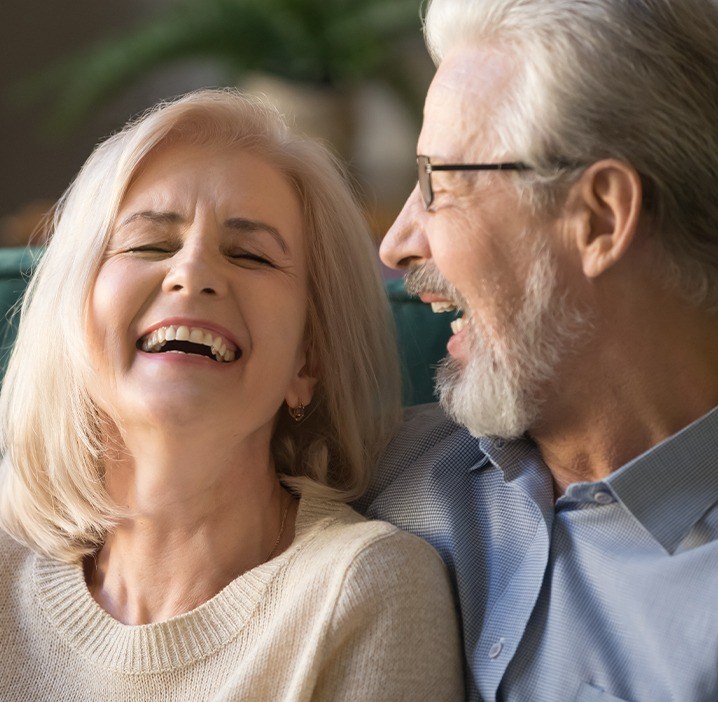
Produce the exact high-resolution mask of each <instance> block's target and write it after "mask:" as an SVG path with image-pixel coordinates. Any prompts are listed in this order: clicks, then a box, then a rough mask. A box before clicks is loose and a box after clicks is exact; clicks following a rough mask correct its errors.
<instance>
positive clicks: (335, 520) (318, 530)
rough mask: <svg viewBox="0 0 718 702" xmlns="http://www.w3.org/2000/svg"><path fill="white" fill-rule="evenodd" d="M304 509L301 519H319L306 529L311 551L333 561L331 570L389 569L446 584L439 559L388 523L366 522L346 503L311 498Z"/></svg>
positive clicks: (423, 544) (429, 548) (428, 547)
mask: <svg viewBox="0 0 718 702" xmlns="http://www.w3.org/2000/svg"><path fill="white" fill-rule="evenodd" d="M303 501H304V499H303ZM303 507H304V510H303V512H304V514H303V516H304V517H306V516H307V513H308V512H310V513H312V514H313V515H314V516H315V517H318V518H315V519H314V520H313V524H312V525H311V526H309V528H308V531H314V532H315V534H314V538H313V539H312V541H313V548H312V549H311V550H312V552H314V553H316V554H320V555H321V558H322V560H324V559H326V560H327V561H330V562H332V563H333V565H334V568H337V567H340V565H343V567H344V569H346V570H348V571H351V572H352V573H354V574H358V573H359V572H363V571H366V572H373V573H375V574H379V573H382V572H386V570H387V569H388V570H391V572H392V573H394V574H396V575H398V576H403V575H406V576H411V577H415V578H416V577H424V578H426V579H428V580H431V581H434V582H435V581H437V580H439V581H442V582H446V581H447V574H446V567H445V565H444V562H443V561H442V559H441V556H439V554H438V553H437V552H436V550H435V549H434V548H433V547H432V546H431V545H430V544H428V543H427V542H426V541H424V540H423V539H421V538H419V537H418V536H415V535H414V534H410V533H408V532H405V531H402V530H401V529H399V528H398V527H396V526H394V525H393V524H390V523H389V522H384V521H380V520H369V519H366V518H365V517H363V516H362V515H360V514H359V513H358V512H356V511H355V510H354V509H352V508H351V507H349V506H348V505H345V504H337V503H334V504H329V503H326V502H323V501H320V500H316V499H314V498H310V499H307V501H306V503H305V505H304V506H303ZM319 515H321V516H319ZM305 526H306V525H305ZM382 577H383V576H382Z"/></svg>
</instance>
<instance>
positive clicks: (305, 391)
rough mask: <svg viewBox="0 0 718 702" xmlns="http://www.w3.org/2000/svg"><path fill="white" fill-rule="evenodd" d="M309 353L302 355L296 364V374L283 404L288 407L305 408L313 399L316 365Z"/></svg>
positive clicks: (316, 378) (316, 377)
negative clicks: (301, 406)
mask: <svg viewBox="0 0 718 702" xmlns="http://www.w3.org/2000/svg"><path fill="white" fill-rule="evenodd" d="M312 355H313V354H311V353H310V352H309V351H305V352H304V353H302V355H301V357H300V358H299V359H298V362H297V368H298V370H297V372H296V373H295V375H294V377H293V378H292V379H291V381H290V382H289V387H288V388H287V393H286V395H285V398H284V399H285V402H286V403H287V405H288V406H289V407H299V406H300V405H303V406H304V407H306V406H307V405H309V404H310V403H311V401H312V398H313V397H314V388H315V387H316V384H317V381H318V375H319V373H318V371H317V364H316V362H314V361H313V360H312Z"/></svg>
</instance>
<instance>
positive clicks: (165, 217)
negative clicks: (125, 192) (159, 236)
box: [118, 210, 184, 229]
mask: <svg viewBox="0 0 718 702" xmlns="http://www.w3.org/2000/svg"><path fill="white" fill-rule="evenodd" d="M138 219H146V220H148V221H150V222H157V223H158V224H180V223H181V222H183V221H184V220H183V219H182V216H181V215H179V214H177V212H158V211H156V210H143V211H142V212H133V213H132V214H131V215H130V216H129V217H126V218H125V219H123V220H122V222H120V226H119V227H118V229H121V228H122V227H124V226H125V225H126V224H130V222H134V221H136V220H138Z"/></svg>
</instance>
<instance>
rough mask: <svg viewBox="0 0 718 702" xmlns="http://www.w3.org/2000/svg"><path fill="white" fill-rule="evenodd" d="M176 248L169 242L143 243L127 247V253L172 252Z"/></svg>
mask: <svg viewBox="0 0 718 702" xmlns="http://www.w3.org/2000/svg"><path fill="white" fill-rule="evenodd" d="M175 250H176V249H174V248H173V247H172V246H170V245H168V244H142V245H141V246H131V247H129V248H127V249H125V253H148V254H172V253H174V252H175Z"/></svg>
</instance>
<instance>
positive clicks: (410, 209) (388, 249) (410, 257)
mask: <svg viewBox="0 0 718 702" xmlns="http://www.w3.org/2000/svg"><path fill="white" fill-rule="evenodd" d="M425 219H426V208H425V207H424V202H423V200H422V198H421V195H420V194H419V186H418V184H417V186H416V187H415V188H414V190H413V191H412V192H411V195H409V198H408V199H407V201H406V203H405V204H404V207H403V209H402V210H401V212H400V213H399V216H398V217H397V218H396V221H395V222H394V224H392V226H391V228H390V229H389V231H388V232H387V234H386V236H385V237H384V240H383V241H382V242H381V247H380V249H379V255H380V256H381V260H382V261H383V262H384V263H385V264H386V265H387V266H389V267H391V268H397V269H399V270H404V269H406V268H409V267H411V266H414V265H418V264H420V263H424V261H426V260H427V259H428V258H430V257H431V251H430V249H429V242H428V240H427V238H426V232H425V231H424V224H423V223H424V220H425Z"/></svg>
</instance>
